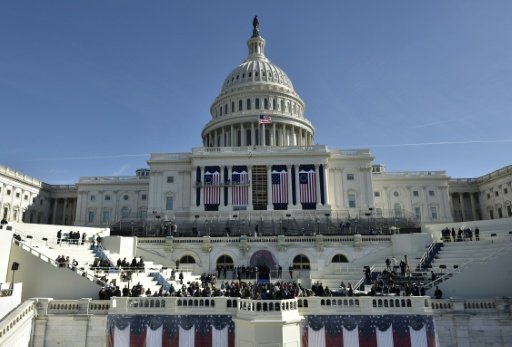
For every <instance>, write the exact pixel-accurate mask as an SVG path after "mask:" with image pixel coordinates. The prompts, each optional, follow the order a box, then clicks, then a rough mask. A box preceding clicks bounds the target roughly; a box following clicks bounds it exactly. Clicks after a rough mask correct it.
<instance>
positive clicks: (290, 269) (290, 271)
mask: <svg viewBox="0 0 512 347" xmlns="http://www.w3.org/2000/svg"><path fill="white" fill-rule="evenodd" d="M288 272H289V273H290V278H293V265H290V266H289V267H288Z"/></svg>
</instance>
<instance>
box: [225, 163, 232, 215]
mask: <svg viewBox="0 0 512 347" xmlns="http://www.w3.org/2000/svg"><path fill="white" fill-rule="evenodd" d="M232 174H233V166H231V165H228V177H227V179H228V182H229V183H228V207H229V208H231V206H233V182H231V178H232V177H233V175H232ZM222 190H224V189H222Z"/></svg>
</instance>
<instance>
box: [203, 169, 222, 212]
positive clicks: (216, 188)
mask: <svg viewBox="0 0 512 347" xmlns="http://www.w3.org/2000/svg"><path fill="white" fill-rule="evenodd" d="M204 204H205V205H220V172H219V171H214V172H210V171H206V172H205V173H204Z"/></svg>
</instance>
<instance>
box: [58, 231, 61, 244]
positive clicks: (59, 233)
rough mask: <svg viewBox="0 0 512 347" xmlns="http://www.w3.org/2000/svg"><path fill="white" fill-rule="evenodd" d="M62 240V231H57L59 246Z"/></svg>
mask: <svg viewBox="0 0 512 347" xmlns="http://www.w3.org/2000/svg"><path fill="white" fill-rule="evenodd" d="M61 238H62V230H59V231H57V244H58V245H60V239H61Z"/></svg>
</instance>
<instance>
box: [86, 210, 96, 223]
mask: <svg viewBox="0 0 512 347" xmlns="http://www.w3.org/2000/svg"><path fill="white" fill-rule="evenodd" d="M87 220H88V222H89V223H94V211H89V215H88V219H87Z"/></svg>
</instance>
